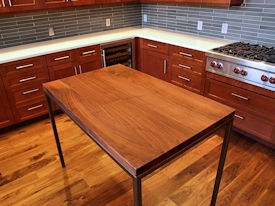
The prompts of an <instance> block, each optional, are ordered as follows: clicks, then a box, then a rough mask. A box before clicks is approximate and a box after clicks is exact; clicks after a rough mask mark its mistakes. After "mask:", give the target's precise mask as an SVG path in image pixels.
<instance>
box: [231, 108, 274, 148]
mask: <svg viewBox="0 0 275 206" xmlns="http://www.w3.org/2000/svg"><path fill="white" fill-rule="evenodd" d="M234 127H236V128H238V129H240V130H242V131H245V132H247V133H249V134H252V135H254V136H256V137H259V138H261V139H263V140H264V141H266V142H269V143H271V144H273V145H275V123H274V122H270V121H268V120H266V119H264V118H261V117H259V116H255V115H253V114H250V113H247V112H243V111H240V110H237V111H236V113H235V118H234Z"/></svg>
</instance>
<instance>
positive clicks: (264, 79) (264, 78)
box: [261, 74, 268, 82]
mask: <svg viewBox="0 0 275 206" xmlns="http://www.w3.org/2000/svg"><path fill="white" fill-rule="evenodd" d="M261 80H262V81H263V82H267V81H268V77H267V76H266V75H264V74H263V75H262V77H261Z"/></svg>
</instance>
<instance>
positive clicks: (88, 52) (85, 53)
mask: <svg viewBox="0 0 275 206" xmlns="http://www.w3.org/2000/svg"><path fill="white" fill-rule="evenodd" d="M92 53H95V50H92V51H86V52H83V53H82V55H87V54H92Z"/></svg>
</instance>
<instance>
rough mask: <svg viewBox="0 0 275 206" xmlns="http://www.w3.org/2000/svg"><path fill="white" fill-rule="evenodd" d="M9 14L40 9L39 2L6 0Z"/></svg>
mask: <svg viewBox="0 0 275 206" xmlns="http://www.w3.org/2000/svg"><path fill="white" fill-rule="evenodd" d="M8 3H9V7H10V8H9V9H10V12H14V11H28V10H35V9H40V1H39V0H8Z"/></svg>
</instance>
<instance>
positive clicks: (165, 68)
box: [163, 59, 167, 74]
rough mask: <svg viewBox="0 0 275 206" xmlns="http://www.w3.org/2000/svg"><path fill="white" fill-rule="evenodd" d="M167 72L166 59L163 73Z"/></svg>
mask: <svg viewBox="0 0 275 206" xmlns="http://www.w3.org/2000/svg"><path fill="white" fill-rule="evenodd" d="M166 72H167V60H166V59H165V60H164V63H163V73H164V74H166Z"/></svg>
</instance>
